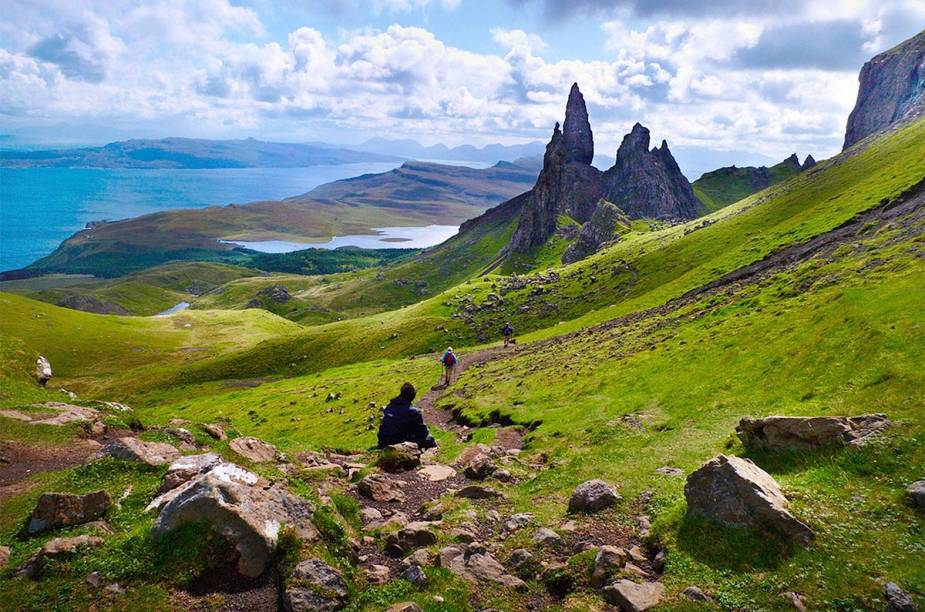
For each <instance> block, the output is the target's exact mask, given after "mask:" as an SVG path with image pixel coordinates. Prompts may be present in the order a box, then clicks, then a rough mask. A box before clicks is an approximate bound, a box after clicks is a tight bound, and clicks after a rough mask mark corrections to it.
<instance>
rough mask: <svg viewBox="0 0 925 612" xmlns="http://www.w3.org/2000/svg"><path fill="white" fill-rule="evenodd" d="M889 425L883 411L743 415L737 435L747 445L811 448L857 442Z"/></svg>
mask: <svg viewBox="0 0 925 612" xmlns="http://www.w3.org/2000/svg"><path fill="white" fill-rule="evenodd" d="M889 425H890V420H889V419H888V418H886V415H883V414H868V415H864V416H857V417H845V416H831V417H821V416H820V417H789V416H769V417H765V418H763V419H753V418H751V417H745V418H744V419H742V420H741V421H739V426H738V427H737V428H736V435H738V436H739V439H740V440H742V443H743V444H745V445H746V446H748V447H750V448H763V449H767V450H780V449H787V450H811V449H816V448H825V447H832V446H857V445H859V444H863V443H864V442H866V441H867V440H869V439H870V438H871V437H872V436H875V435H877V434H879V433H880V432H881V431H883V430H884V429H885V428H886V427H888V426H889Z"/></svg>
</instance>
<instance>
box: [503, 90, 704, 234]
mask: <svg viewBox="0 0 925 612" xmlns="http://www.w3.org/2000/svg"><path fill="white" fill-rule="evenodd" d="M648 147H649V131H648V130H647V129H646V128H644V127H642V126H641V125H639V124H638V123H637V124H636V125H635V126H634V127H633V131H632V132H630V134H628V135H627V136H626V137H625V138H624V139H623V144H622V145H621V146H620V150H619V151H618V152H617V160H616V164H615V165H614V166H613V167H612V168H611V169H610V170H608V171H607V172H606V173H602V172H601V171H600V170H598V169H597V168H595V167H594V166H592V165H591V160H592V158H593V157H594V140H593V134H592V132H591V125H590V123H589V122H588V111H587V108H586V107H585V101H584V97H583V96H582V95H581V91H579V89H578V85H577V83H576V84H575V85H572V90H571V92H570V93H569V99H568V104H567V105H566V109H565V122H564V123H563V124H562V129H561V130H560V129H559V124H556V126H555V128H554V129H553V133H552V138H551V139H550V141H549V144H548V145H546V154H545V155H544V157H543V169H542V170H541V171H540V176H539V178H537V181H536V184H535V185H534V187H533V190H532V191H531V192H530V193H529V194H527V196H526V199H525V201H524V202H523V206H522V210H521V213H520V221H519V223H518V225H517V229H516V230H515V232H514V237H513V239H512V240H511V250H512V251H514V252H525V251H528V250H530V249H531V248H534V247H537V246H540V245H542V244H544V243H545V242H546V240H547V239H549V237H550V236H552V235H553V234H554V233H555V231H556V223H557V220H558V217H559V215H568V216H570V217H572V218H573V219H575V220H576V221H578V222H579V223H586V222H587V221H589V220H590V219H591V217H592V215H593V214H594V212H595V210H596V209H597V203H598V202H599V201H600V200H601V199H602V198H603V199H605V200H608V201H610V202H613V203H614V204H616V205H617V206H618V207H620V208H621V209H623V210H624V211H625V212H626V213H627V215H628V216H629V217H630V218H640V217H651V218H662V219H693V218H694V217H696V216H697V214H698V207H699V202H698V201H697V198H696V197H694V192H693V190H692V189H691V185H690V183H689V182H688V181H687V179H686V178H684V175H683V174H681V170H680V168H678V164H677V163H676V162H675V160H674V157H672V155H671V152H670V151H669V150H668V145H667V144H666V143H664V142H663V143H662V146H661V147H658V148H655V149H652V150H651V151H650V150H649V148H648Z"/></svg>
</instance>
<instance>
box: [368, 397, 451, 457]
mask: <svg viewBox="0 0 925 612" xmlns="http://www.w3.org/2000/svg"><path fill="white" fill-rule="evenodd" d="M415 395H417V389H415V388H414V385H412V384H411V383H407V382H406V383H405V384H403V385H402V386H401V392H400V393H399V394H398V397H396V398H394V399H393V400H392V401H391V402H389V405H388V406H386V407H385V412H384V413H383V415H382V421H381V422H380V423H379V448H385V447H386V446H389V445H390V444H400V443H402V442H414V443H415V444H417V445H418V448H421V449H426V448H434V447H435V446H437V443H436V442H435V441H434V438H433V436H431V435H430V430H428V429H427V425H425V424H424V415H422V414H421V411H420V410H418V409H417V408H415V407H414V406H412V405H411V402H412V401H414V396H415Z"/></svg>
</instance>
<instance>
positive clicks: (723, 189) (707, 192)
mask: <svg viewBox="0 0 925 612" xmlns="http://www.w3.org/2000/svg"><path fill="white" fill-rule="evenodd" d="M801 171H802V168H801V167H800V162H799V160H797V159H796V156H795V155H794V156H793V157H789V158H787V159H785V160H784V161H782V162H780V163H779V164H775V165H773V166H771V167H770V168H766V167H765V166H760V167H758V168H755V167H752V166H746V167H744V168H737V167H735V166H729V167H727V168H720V169H718V170H713V171H712V172H707V173H706V174H704V175H703V176H701V177H700V178H699V179H697V180H696V181H694V182H693V183H691V187H693V188H694V195H696V196H697V199H698V200H700V202H701V203H702V204H703V205H704V207H705V208H706V209H707V212H715V211H717V210H719V209H720V208H725V207H726V206H729V205H730V204H733V203H735V202H738V201H739V200H741V199H743V198H747V197H748V196H750V195H752V194H753V193H757V192H759V191H761V190H762V189H767V188H768V187H770V186H771V185H776V184H778V183H780V182H781V181H785V180H787V179H788V178H790V177H791V176H794V175H797V174H799V173H800V172H801Z"/></svg>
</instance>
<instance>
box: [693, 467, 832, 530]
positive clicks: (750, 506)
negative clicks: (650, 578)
mask: <svg viewBox="0 0 925 612" xmlns="http://www.w3.org/2000/svg"><path fill="white" fill-rule="evenodd" d="M684 497H685V498H686V499H687V512H688V514H690V515H697V516H704V517H706V518H709V519H712V520H714V521H717V522H719V523H722V524H724V525H729V526H732V527H759V526H760V527H767V528H770V529H772V530H774V531H777V532H779V533H781V534H783V535H784V536H786V537H788V538H791V539H793V540H796V541H798V542H802V543H804V544H807V543H809V542H810V541H812V539H813V537H814V535H813V532H812V530H811V529H810V528H809V527H808V526H807V525H806V524H805V523H803V522H801V521H799V520H798V519H797V518H796V517H794V516H793V515H792V514H790V512H789V511H788V510H787V504H788V502H787V498H786V497H784V494H783V493H782V492H781V490H780V486H779V485H778V484H777V482H776V481H775V480H774V479H773V478H771V475H770V474H768V473H767V472H765V471H764V470H762V469H761V468H760V467H758V466H757V465H755V464H754V463H752V461H751V460H749V459H742V458H740V457H728V456H726V455H719V456H717V457H714V458H713V459H710V460H709V461H707V462H706V463H705V464H704V465H703V466H702V467H701V468H700V469H698V470H697V471H695V472H693V473H692V474H691V475H690V476H688V477H687V483H686V484H685V486H684Z"/></svg>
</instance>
